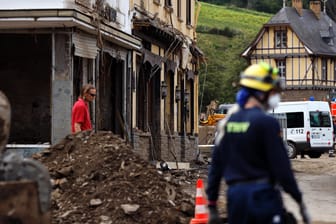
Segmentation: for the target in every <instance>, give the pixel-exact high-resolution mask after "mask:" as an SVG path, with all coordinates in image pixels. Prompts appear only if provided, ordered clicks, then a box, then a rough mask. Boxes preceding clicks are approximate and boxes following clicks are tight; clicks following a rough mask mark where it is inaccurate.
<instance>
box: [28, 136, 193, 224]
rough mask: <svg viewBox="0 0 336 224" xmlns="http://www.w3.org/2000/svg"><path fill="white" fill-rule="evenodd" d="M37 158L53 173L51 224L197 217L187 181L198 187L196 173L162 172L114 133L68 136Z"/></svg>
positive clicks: (105, 223) (176, 220)
mask: <svg viewBox="0 0 336 224" xmlns="http://www.w3.org/2000/svg"><path fill="white" fill-rule="evenodd" d="M34 158H35V159H37V160H39V161H40V162H42V163H43V164H44V165H45V166H46V167H47V168H48V170H49V173H50V176H51V178H52V182H53V192H52V208H51V211H52V223H53V224H54V223H62V224H68V223H81V224H84V223H90V224H94V223H98V224H111V223H118V224H123V223H125V224H126V223H127V224H131V223H151V224H154V223H174V224H176V223H189V221H190V219H191V218H192V217H193V216H194V208H195V206H194V197H193V196H191V195H190V194H188V193H186V192H185V191H183V189H184V188H185V186H183V185H185V184H189V185H190V186H194V182H195V181H194V180H195V179H197V174H196V175H195V173H193V172H191V173H186V172H187V171H183V173H181V172H182V171H176V172H175V173H174V172H172V171H161V170H159V169H157V168H156V167H155V166H154V165H152V164H150V163H149V162H147V161H145V160H143V159H141V158H140V157H139V155H137V154H136V153H134V151H132V149H131V146H130V145H128V144H127V143H126V142H125V141H124V140H123V139H121V138H119V137H118V136H116V135H113V134H112V133H111V132H101V133H90V132H82V133H79V134H76V135H69V136H66V137H65V138H64V139H63V140H62V141H60V142H59V143H58V144H56V145H54V146H52V147H51V148H49V149H46V150H44V151H42V152H41V153H39V154H36V155H34ZM173 173H174V174H173ZM172 174H173V175H172ZM181 180H183V181H181ZM181 183H182V184H181Z"/></svg>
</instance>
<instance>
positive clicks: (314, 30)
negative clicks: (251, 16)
mask: <svg viewBox="0 0 336 224" xmlns="http://www.w3.org/2000/svg"><path fill="white" fill-rule="evenodd" d="M279 24H283V25H288V26H289V27H291V29H292V30H293V32H294V33H296V35H297V36H298V38H299V39H300V40H301V41H302V42H303V43H304V44H305V45H306V47H308V48H309V49H310V50H311V51H312V52H313V54H317V55H331V56H336V42H335V35H334V34H336V23H335V22H334V21H333V20H332V19H331V18H330V17H329V16H328V15H327V14H325V13H324V12H322V11H321V17H320V19H317V17H316V16H315V14H314V13H313V12H312V11H311V10H309V9H302V16H300V15H299V14H298V13H297V11H296V9H295V8H293V7H284V8H282V9H281V10H280V11H279V12H278V13H277V14H276V15H274V16H273V17H272V18H271V19H270V20H269V21H268V22H267V23H266V24H265V26H266V27H267V26H274V25H279Z"/></svg>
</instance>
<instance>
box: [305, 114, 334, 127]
mask: <svg viewBox="0 0 336 224" xmlns="http://www.w3.org/2000/svg"><path fill="white" fill-rule="evenodd" d="M309 118H310V126H311V127H325V128H326V127H331V120H330V115H329V113H328V112H324V111H310V112H309Z"/></svg>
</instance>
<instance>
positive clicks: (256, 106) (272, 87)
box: [206, 62, 310, 224]
mask: <svg viewBox="0 0 336 224" xmlns="http://www.w3.org/2000/svg"><path fill="white" fill-rule="evenodd" d="M281 84H282V79H280V78H279V76H278V70H277V69H276V68H272V67H271V66H270V65H269V64H267V63H265V62H261V63H258V64H252V65H250V66H249V67H247V68H246V70H245V71H244V72H242V74H241V77H240V86H241V89H240V91H239V92H238V94H237V104H238V105H239V107H238V109H235V110H236V111H234V113H231V115H230V116H228V117H226V118H225V119H223V120H222V121H221V123H220V124H219V125H218V130H217V132H218V134H217V137H216V140H215V142H216V144H215V147H214V150H213V153H212V160H211V165H210V168H209V176H208V184H207V189H206V193H207V196H208V201H209V202H208V203H209V204H208V207H209V213H210V218H209V223H211V224H216V223H221V222H220V219H219V215H218V211H217V206H216V202H217V199H218V194H219V190H220V189H219V188H220V183H221V179H222V177H224V179H225V182H226V184H227V185H228V189H227V192H226V196H227V212H228V221H229V224H268V223H272V224H273V223H280V224H282V223H284V219H285V218H284V217H285V212H284V211H285V210H284V205H283V201H282V197H281V191H280V189H281V188H282V189H283V190H284V191H285V192H286V193H288V194H289V195H290V196H291V197H292V198H293V199H294V200H295V201H296V202H297V203H298V205H299V209H300V212H301V215H302V218H303V221H304V223H305V224H307V223H310V217H309V215H308V213H307V209H306V206H305V204H304V202H303V198H302V193H301V191H300V190H299V188H298V185H297V182H296V180H295V177H294V174H293V171H292V169H291V164H290V160H289V158H288V155H287V152H286V149H285V146H284V143H283V140H282V138H281V136H280V125H279V123H278V121H277V120H276V119H275V118H273V117H272V116H269V115H268V114H267V113H266V111H267V110H270V109H272V108H274V107H276V106H277V104H278V103H279V102H280V92H281V89H282V85H281Z"/></svg>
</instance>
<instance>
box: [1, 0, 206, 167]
mask: <svg viewBox="0 0 336 224" xmlns="http://www.w3.org/2000/svg"><path fill="white" fill-rule="evenodd" d="M194 10H195V1H192V0H187V1H179V0H176V1H163V0H161V1H160V0H150V1H140V0H139V1H123V0H55V1H52V2H51V1H42V2H41V1H38V0H30V1H26V0H18V1H11V0H5V1H2V3H1V5H0V49H1V51H0V58H1V60H0V81H1V83H2V85H1V90H2V91H3V92H4V93H5V94H6V95H7V96H8V98H9V100H10V102H11V105H12V125H11V134H10V139H9V145H13V146H18V145H20V144H26V145H27V144H34V145H35V146H36V145H37V144H42V143H48V144H55V143H57V142H58V141H59V140H60V139H62V138H64V137H65V136H66V135H68V134H69V133H70V123H71V121H70V119H71V109H72V105H73V103H74V102H75V101H76V100H77V98H78V95H79V91H80V88H81V86H82V85H83V84H86V83H92V84H93V85H95V86H96V87H97V97H96V100H95V102H94V103H93V104H92V105H91V107H90V110H91V114H92V122H93V126H94V128H95V130H97V131H99V130H106V131H112V132H113V133H115V134H118V135H120V136H121V137H123V138H124V139H126V140H127V141H129V142H131V143H132V145H133V147H134V149H135V150H136V151H137V152H139V154H141V155H142V156H143V157H144V158H146V159H149V160H161V159H163V160H172V159H176V160H179V161H186V160H189V159H193V158H194V156H195V154H196V149H197V133H198V126H197V124H198V118H197V116H198V104H197V95H198V76H197V68H198V64H199V59H200V58H201V57H202V53H201V51H200V50H199V49H198V48H197V47H196V45H195V39H196V34H195V17H194Z"/></svg>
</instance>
